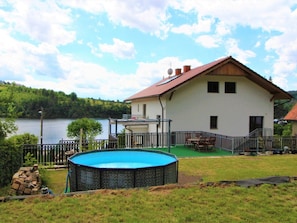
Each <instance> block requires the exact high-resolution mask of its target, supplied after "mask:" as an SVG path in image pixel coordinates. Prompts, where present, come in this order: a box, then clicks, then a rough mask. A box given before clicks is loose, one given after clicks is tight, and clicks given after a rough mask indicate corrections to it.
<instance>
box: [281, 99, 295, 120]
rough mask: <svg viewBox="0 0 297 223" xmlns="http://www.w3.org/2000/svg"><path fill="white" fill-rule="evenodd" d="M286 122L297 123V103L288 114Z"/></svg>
mask: <svg viewBox="0 0 297 223" xmlns="http://www.w3.org/2000/svg"><path fill="white" fill-rule="evenodd" d="M284 119H285V120H291V121H297V103H296V104H295V105H294V107H293V108H292V109H291V110H290V111H289V112H288V114H287V115H286V116H285V117H284Z"/></svg>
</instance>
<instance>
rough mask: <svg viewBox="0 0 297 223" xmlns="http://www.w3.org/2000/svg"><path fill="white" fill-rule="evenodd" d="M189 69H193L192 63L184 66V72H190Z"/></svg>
mask: <svg viewBox="0 0 297 223" xmlns="http://www.w3.org/2000/svg"><path fill="white" fill-rule="evenodd" d="M189 70H191V66H190V65H185V66H184V73H186V72H188V71H189Z"/></svg>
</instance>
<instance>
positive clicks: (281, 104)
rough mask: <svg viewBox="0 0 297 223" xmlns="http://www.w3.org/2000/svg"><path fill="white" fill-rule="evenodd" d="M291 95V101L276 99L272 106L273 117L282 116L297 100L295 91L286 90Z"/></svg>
mask: <svg viewBox="0 0 297 223" xmlns="http://www.w3.org/2000/svg"><path fill="white" fill-rule="evenodd" d="M288 93H289V94H291V95H292V96H293V99H292V100H291V101H289V102H288V101H283V100H280V101H277V102H276V103H275V106H274V118H277V119H280V118H283V117H284V116H285V115H286V114H287V113H288V112H289V111H290V110H291V108H292V107H293V106H294V105H295V103H296V102H297V91H288Z"/></svg>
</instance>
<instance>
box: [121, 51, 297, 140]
mask: <svg viewBox="0 0 297 223" xmlns="http://www.w3.org/2000/svg"><path fill="white" fill-rule="evenodd" d="M291 98H292V96H291V95H290V94H289V93H287V92H286V91H284V90H282V89H281V88H279V87H278V86H276V85H275V84H273V83H272V82H271V81H269V80H267V79H265V78H263V77H262V76H260V75H259V74H257V73H256V72H254V71H252V70H251V69H249V68H248V67H247V66H245V65H243V64H242V63H240V62H239V61H237V60H235V59H234V58H232V57H231V56H229V57H225V58H222V59H219V60H216V61H214V62H211V63H208V64H206V65H203V66H200V67H196V68H193V69H191V67H190V66H188V65H187V66H184V67H183V70H182V69H176V70H175V74H173V75H171V76H168V77H167V78H165V79H163V80H160V81H159V82H157V83H155V84H153V85H152V86H150V87H148V88H146V89H144V90H142V91H140V92H138V93H136V94H134V95H132V96H131V97H129V98H127V99H126V100H125V101H127V102H131V118H132V119H135V120H142V119H143V120H145V119H156V117H160V118H161V120H163V119H171V120H172V122H171V131H172V132H173V131H205V132H211V133H215V134H221V135H227V136H246V135H248V134H249V133H250V132H252V131H253V130H255V129H257V128H261V129H265V130H266V131H265V133H266V134H267V135H272V134H273V113H274V101H275V100H280V99H288V100H291ZM126 127H128V128H129V129H131V130H132V131H133V132H156V123H153V124H151V123H139V124H137V123H134V124H131V126H129V124H128V123H127V124H126ZM158 131H159V132H163V131H167V126H166V125H165V123H162V122H161V124H160V125H159V130H158Z"/></svg>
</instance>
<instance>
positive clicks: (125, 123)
mask: <svg viewBox="0 0 297 223" xmlns="http://www.w3.org/2000/svg"><path fill="white" fill-rule="evenodd" d="M171 121H172V120H171V119H161V118H157V119H113V118H109V126H108V135H109V136H111V135H112V132H111V125H115V135H116V137H117V136H118V125H119V124H120V125H123V126H124V127H125V129H126V126H133V125H134V126H141V125H148V124H154V123H155V124H156V133H157V135H158V126H160V124H161V123H167V129H168V132H167V134H168V137H167V140H168V152H170V146H171V141H170V135H171ZM163 133H164V130H163V128H162V135H163Z"/></svg>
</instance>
